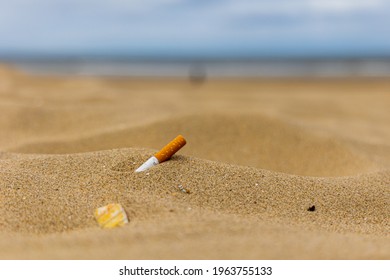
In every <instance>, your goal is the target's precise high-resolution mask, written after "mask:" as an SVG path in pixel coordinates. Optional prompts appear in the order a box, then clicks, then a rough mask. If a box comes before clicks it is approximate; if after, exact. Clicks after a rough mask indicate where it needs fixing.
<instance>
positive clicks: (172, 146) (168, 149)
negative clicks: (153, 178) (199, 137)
mask: <svg viewBox="0 0 390 280" xmlns="http://www.w3.org/2000/svg"><path fill="white" fill-rule="evenodd" d="M186 143H187V142H186V140H185V139H184V137H183V136H181V135H178V136H176V138H175V139H173V140H172V141H171V142H169V143H168V144H167V145H166V146H165V147H164V148H162V149H161V150H160V151H159V152H158V153H156V154H155V155H154V156H155V157H156V158H157V160H158V162H159V163H161V162H163V161H166V160H168V159H170V158H171V157H172V156H173V155H174V154H175V153H176V152H177V151H178V150H180V149H181V148H182V147H183V146H184V145H185V144H186Z"/></svg>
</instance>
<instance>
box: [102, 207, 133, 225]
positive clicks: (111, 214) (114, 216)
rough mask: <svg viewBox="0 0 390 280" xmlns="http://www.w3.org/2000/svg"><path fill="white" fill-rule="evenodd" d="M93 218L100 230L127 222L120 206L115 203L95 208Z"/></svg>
mask: <svg viewBox="0 0 390 280" xmlns="http://www.w3.org/2000/svg"><path fill="white" fill-rule="evenodd" d="M95 218H96V220H97V222H98V223H99V225H100V226H101V227H102V228H114V227H117V226H123V225H124V224H127V223H128V222H129V220H128V219H127V215H126V212H125V210H124V209H123V207H122V205H120V204H115V203H111V204H108V205H106V206H102V207H99V208H97V209H96V210H95Z"/></svg>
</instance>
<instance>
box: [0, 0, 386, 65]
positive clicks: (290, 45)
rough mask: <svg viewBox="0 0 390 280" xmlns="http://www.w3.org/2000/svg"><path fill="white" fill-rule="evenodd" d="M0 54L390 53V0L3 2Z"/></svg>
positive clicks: (232, 54) (298, 54) (313, 54)
mask: <svg viewBox="0 0 390 280" xmlns="http://www.w3.org/2000/svg"><path fill="white" fill-rule="evenodd" d="M1 54H3V55H4V54H48V55H66V54H70V55H72V54H86V55H129V56H199V57H202V56H211V57H212V56H215V57H218V56H222V57H256V56H275V57H278V56H382V55H386V56H390V0H154V1H152V0H12V1H11V0H0V55H1Z"/></svg>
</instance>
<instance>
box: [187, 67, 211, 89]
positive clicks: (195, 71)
mask: <svg viewBox="0 0 390 280" xmlns="http://www.w3.org/2000/svg"><path fill="white" fill-rule="evenodd" d="M188 78H189V80H190V82H191V83H192V84H194V85H201V84H203V83H204V82H205V81H206V78H207V74H206V69H205V68H204V66H203V65H202V64H199V63H196V64H192V65H191V66H190V70H189V73H188Z"/></svg>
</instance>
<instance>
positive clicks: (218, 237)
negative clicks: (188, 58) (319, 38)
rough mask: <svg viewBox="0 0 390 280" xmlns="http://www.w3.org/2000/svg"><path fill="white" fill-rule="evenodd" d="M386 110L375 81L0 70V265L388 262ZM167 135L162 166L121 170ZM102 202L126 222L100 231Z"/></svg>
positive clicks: (385, 91) (389, 116) (389, 117)
mask: <svg viewBox="0 0 390 280" xmlns="http://www.w3.org/2000/svg"><path fill="white" fill-rule="evenodd" d="M389 108H390V79H385V78H382V79H374V78H370V79H369V78H366V79H357V78H355V79H354V78H350V79H345V78H344V79H303V78H295V79H292V78H290V79H288V78H285V79H229V80H226V79H225V80H224V79H219V80H218V79H214V80H208V81H206V82H205V83H201V84H194V83H191V82H190V81H188V80H186V79H146V78H145V79H140V78H138V79H131V78H97V77H70V76H68V77H53V76H52V77H50V76H32V75H27V74H25V73H22V72H19V71H17V70H15V69H13V68H11V67H9V66H1V67H0V110H1V118H0V130H1V134H0V135H1V136H0V248H1V250H0V258H1V259H389V258H390V236H389V232H390V219H389V216H390V207H389V202H390V110H389ZM178 134H182V135H183V136H184V137H185V138H186V139H187V145H186V146H185V147H184V148H183V149H182V150H180V151H179V152H178V153H177V154H176V155H175V156H173V157H172V159H171V160H169V161H167V162H164V163H162V164H160V165H157V166H155V167H153V168H152V169H150V170H148V171H146V172H142V173H134V170H135V169H136V168H137V167H138V166H139V165H141V164H142V163H143V162H144V161H145V160H146V159H147V158H149V157H150V156H151V155H153V154H154V153H155V152H156V151H157V150H158V149H159V148H161V147H163V146H164V145H165V144H166V143H167V142H169V141H170V140H171V139H173V138H174V137H175V136H176V135H178ZM179 186H182V187H184V188H185V189H186V190H188V193H185V192H182V191H181V190H180V188H179ZM108 203H120V204H122V206H123V207H124V209H125V210H126V213H127V215H128V218H129V224H127V225H125V226H123V227H120V228H115V229H101V228H100V227H99V226H98V224H97V222H96V220H95V218H94V215H93V213H94V210H95V209H96V208H98V207H100V206H103V205H106V204H108ZM312 206H315V211H308V209H309V208H310V207H312Z"/></svg>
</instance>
